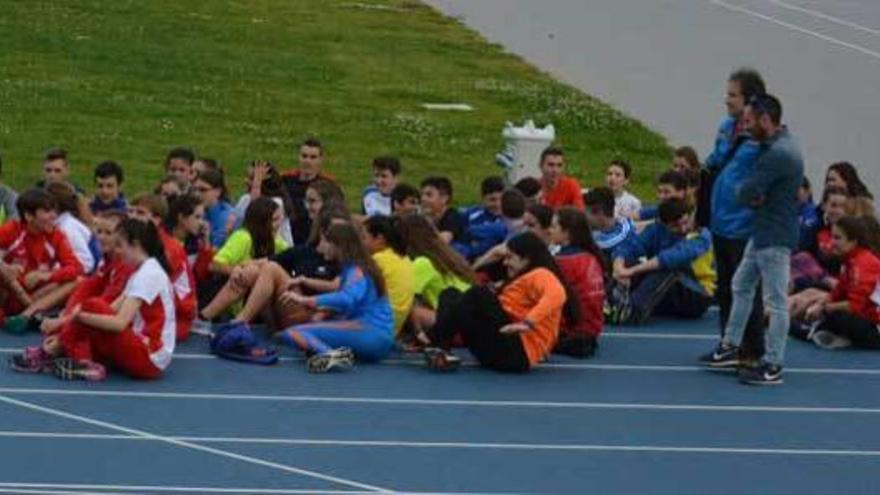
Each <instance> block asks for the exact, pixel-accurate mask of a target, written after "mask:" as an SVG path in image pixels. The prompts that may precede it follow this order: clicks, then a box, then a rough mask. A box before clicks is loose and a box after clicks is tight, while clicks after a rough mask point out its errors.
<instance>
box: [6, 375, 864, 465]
mask: <svg viewBox="0 0 880 495" xmlns="http://www.w3.org/2000/svg"><path fill="white" fill-rule="evenodd" d="M0 394H13V395H38V396H41V395H43V396H71V397H130V398H135V397H136V398H142V399H143V398H146V399H174V400H208V401H210V400H229V401H254V402H299V403H316V404H358V405H365V404H369V405H393V406H457V407H488V408H502V409H503V408H539V409H611V410H621V409H624V410H644V411H713V412H773V413H807V414H880V408H876V407H813V406H761V405H723V404H663V403H650V402H555V401H515V400H472V399H417V398H389V397H326V396H315V395H256V394H206V393H195V392H193V393H183V392H132V391H124V390H112V391H111V390H71V389H47V388H15V387H5V388H0ZM0 402H8V403H12V402H21V401H17V400H15V399H11V398H9V397H3V396H2V395H0ZM25 404H29V403H25ZM29 405H30V406H31V407H33V408H40V410H42V409H48V408H42V406H38V405H35V404H29ZM23 407H25V406H23ZM48 410H49V411H52V410H51V409H48ZM44 412H45V411H44ZM49 414H54V413H53V412H50V413H49ZM64 414H69V413H64V412H61V411H58V414H56V415H64ZM71 416H75V415H71ZM77 419H79V420H81V421H83V422H89V421H96V422H97V423H100V425H99V426H103V425H105V423H103V422H100V421H97V420H91V419H89V418H83V417H77ZM106 425H108V426H105V427H107V428H114V429H119V428H122V429H123V430H120V431H123V432H124V433H132V432H134V431H136V430H131V431H128V430H130V429H127V428H125V427H121V426H116V425H109V423H106ZM134 434H137V433H134ZM142 434H144V435H152V434H150V433H146V432H142ZM159 438H161V437H159ZM194 447H197V446H194ZM218 455H222V454H218ZM321 476H323V475H321Z"/></svg>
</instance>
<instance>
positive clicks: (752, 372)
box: [739, 363, 782, 385]
mask: <svg viewBox="0 0 880 495" xmlns="http://www.w3.org/2000/svg"><path fill="white" fill-rule="evenodd" d="M739 381H740V382H742V383H745V384H747V385H782V366H776V365H775V364H767V363H761V366H758V367H757V368H741V369H740V370H739Z"/></svg>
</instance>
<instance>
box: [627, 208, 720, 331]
mask: <svg viewBox="0 0 880 495" xmlns="http://www.w3.org/2000/svg"><path fill="white" fill-rule="evenodd" d="M659 220H660V222H659V223H655V224H653V225H651V226H649V227H648V228H647V229H645V231H644V232H642V233H641V234H639V236H638V237H637V238H635V239H634V240H633V241H632V242H630V243H627V244H626V245H624V246H622V247H621V249H620V250H619V251H618V253H617V254H616V255H615V258H614V269H613V277H614V280H615V281H616V282H617V283H618V284H621V285H623V286H625V287H629V288H630V294H629V304H628V308H627V311H622V312H621V321H620V323H628V324H633V325H641V324H642V323H644V322H646V321H647V320H648V318H650V317H651V316H652V315H658V314H662V315H665V316H673V317H679V318H699V317H700V316H702V315H703V313H705V312H706V309H707V308H708V307H709V304H710V303H711V301H712V295H713V294H714V292H715V274H714V270H713V269H712V263H713V261H712V238H711V234H710V233H709V230H708V229H695V228H694V218H693V208H692V207H691V206H690V205H688V204H687V202H686V201H685V200H683V199H672V200H669V201H665V202H663V203H661V204H660V207H659ZM641 260H645V261H641ZM614 303H616V301H612V304H614Z"/></svg>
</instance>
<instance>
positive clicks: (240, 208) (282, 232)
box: [229, 194, 293, 246]
mask: <svg viewBox="0 0 880 495" xmlns="http://www.w3.org/2000/svg"><path fill="white" fill-rule="evenodd" d="M272 199H274V200H275V202H276V203H279V206H280V207H281V208H284V203H282V202H281V200H280V199H278V198H272ZM250 204H251V195H250V194H243V195H242V196H241V197H240V198H238V203H235V207H234V208H233V209H232V214H233V215H235V220H234V222H233V224H232V230H230V231H229V232H230V234H231V233H232V232H235V231H236V230H238V229H240V228H241V226H242V224H244V214H245V213H246V212H247V209H248V206H250ZM278 237H280V238H281V239H282V240H284V242H286V243H287V245H288V246H293V231H292V230H291V229H290V218H288V217H287V215H284V220H283V221H282V222H281V228H280V229H278Z"/></svg>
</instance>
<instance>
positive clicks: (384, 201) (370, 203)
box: [362, 186, 391, 217]
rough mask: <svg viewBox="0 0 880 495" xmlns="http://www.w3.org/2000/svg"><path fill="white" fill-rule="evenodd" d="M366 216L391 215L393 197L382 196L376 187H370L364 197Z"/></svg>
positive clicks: (365, 191)
mask: <svg viewBox="0 0 880 495" xmlns="http://www.w3.org/2000/svg"><path fill="white" fill-rule="evenodd" d="M362 203H363V207H364V215H366V216H368V217H371V216H373V215H386V216H390V215H391V196H385V195H384V194H382V193H381V192H380V191H379V189H378V188H376V186H370V187H368V188H366V189H365V190H364V194H363V197H362Z"/></svg>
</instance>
